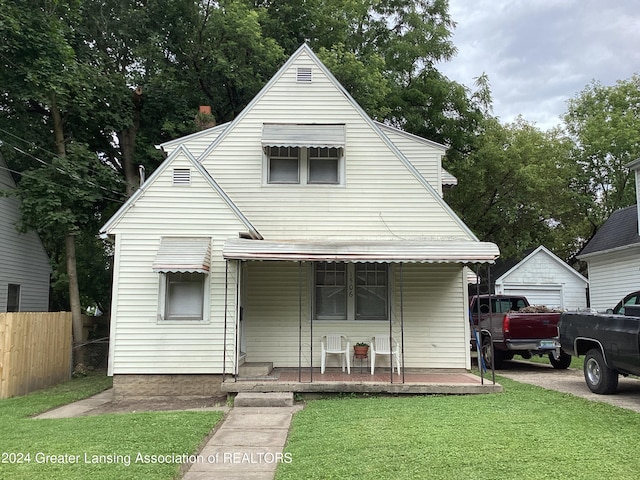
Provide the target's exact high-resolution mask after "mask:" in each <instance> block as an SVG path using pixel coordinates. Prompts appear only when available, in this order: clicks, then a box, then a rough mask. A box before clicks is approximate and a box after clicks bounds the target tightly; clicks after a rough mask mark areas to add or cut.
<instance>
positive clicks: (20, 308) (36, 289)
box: [0, 155, 51, 312]
mask: <svg viewBox="0 0 640 480" xmlns="http://www.w3.org/2000/svg"><path fill="white" fill-rule="evenodd" d="M15 187H16V184H15V183H14V181H13V178H12V177H11V173H10V172H9V170H8V168H7V165H6V163H5V162H4V160H3V158H2V156H1V155H0V192H5V193H6V192H10V191H11V190H14V189H15ZM19 220H20V201H19V200H18V199H17V198H16V197H14V196H8V197H7V196H3V195H0V312H46V311H48V310H49V280H50V276H51V266H50V265H49V257H48V256H47V254H46V252H45V250H44V247H43V246H42V242H41V241H40V238H39V237H38V235H37V234H36V233H35V232H33V231H30V232H27V233H19V232H18V230H16V225H17V223H18V221H19Z"/></svg>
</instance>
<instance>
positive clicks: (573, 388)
mask: <svg viewBox="0 0 640 480" xmlns="http://www.w3.org/2000/svg"><path fill="white" fill-rule="evenodd" d="M490 374H491V373H490V372H489V375H490ZM496 375H501V376H503V377H506V378H509V379H511V380H516V381H518V382H522V383H529V384H531V385H537V386H539V387H542V388H546V389H549V390H557V391H559V392H564V393H570V394H572V395H575V396H577V397H582V398H586V399H587V400H592V401H594V402H604V403H609V404H611V405H615V406H616V407H621V408H627V409H629V410H633V411H635V412H638V413H640V379H637V378H629V377H623V376H622V375H620V379H619V383H618V393H616V394H613V395H596V394H595V393H592V392H591V390H589V388H588V387H587V384H586V383H585V381H584V375H583V373H582V369H575V368H569V369H567V370H555V369H554V368H553V367H551V366H550V365H545V364H541V363H533V362H525V361H518V360H512V361H509V362H504V368H503V369H501V370H496Z"/></svg>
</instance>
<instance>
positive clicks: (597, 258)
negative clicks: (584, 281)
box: [577, 159, 640, 312]
mask: <svg viewBox="0 0 640 480" xmlns="http://www.w3.org/2000/svg"><path fill="white" fill-rule="evenodd" d="M627 167H628V168H629V169H631V171H633V172H634V174H635V181H636V204H635V205H632V206H630V207H627V208H622V209H620V210H616V211H615V212H613V213H612V214H611V216H610V217H609V218H608V219H607V221H606V222H605V223H604V224H603V225H602V226H601V227H600V229H599V230H598V231H597V232H596V234H595V235H594V236H593V238H592V239H591V240H590V241H589V243H587V245H585V247H584V248H583V249H582V251H581V252H580V254H579V255H578V256H577V258H578V259H579V260H583V261H585V262H586V263H587V267H588V269H589V296H590V299H591V308H594V309H596V310H598V311H603V312H604V311H606V310H607V309H611V308H613V307H614V306H615V305H616V304H617V303H618V302H619V301H620V300H622V298H623V297H624V296H626V295H627V294H628V293H631V292H634V291H637V290H640V231H639V230H638V225H639V222H638V215H639V212H638V204H639V203H640V188H639V187H638V186H639V185H640V159H638V160H635V161H634V162H631V163H630V164H629V165H627Z"/></svg>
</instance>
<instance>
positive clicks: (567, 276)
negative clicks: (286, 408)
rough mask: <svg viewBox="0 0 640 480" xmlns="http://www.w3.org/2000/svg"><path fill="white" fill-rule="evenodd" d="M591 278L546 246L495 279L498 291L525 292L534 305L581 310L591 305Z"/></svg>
mask: <svg viewBox="0 0 640 480" xmlns="http://www.w3.org/2000/svg"><path fill="white" fill-rule="evenodd" d="M588 285H589V281H588V280H587V279H586V278H584V277H583V276H582V275H580V274H579V273H578V272H577V271H576V270H574V269H573V268H571V267H570V266H569V265H568V264H566V263H565V262H563V261H562V260H560V258H558V257H557V256H556V255H554V254H553V253H551V252H550V251H549V250H548V249H546V248H545V247H544V246H540V247H538V248H537V249H535V250H534V251H533V252H532V253H530V254H529V255H527V256H526V257H525V258H524V259H523V260H522V261H521V262H519V263H518V264H516V265H515V266H514V267H512V268H511V269H509V270H508V271H507V272H505V273H504V274H502V275H501V276H500V277H499V278H497V279H496V281H495V293H496V294H505V295H523V296H525V297H527V299H528V300H529V303H530V304H531V305H545V306H547V307H549V308H563V309H566V310H577V309H581V308H586V306H587V287H588Z"/></svg>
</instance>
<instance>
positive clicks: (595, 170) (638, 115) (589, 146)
mask: <svg viewBox="0 0 640 480" xmlns="http://www.w3.org/2000/svg"><path fill="white" fill-rule="evenodd" d="M565 123H566V127H567V130H568V132H569V133H570V135H571V136H572V138H573V141H574V142H575V149H574V151H573V158H574V161H575V162H576V163H577V165H579V167H580V172H579V173H580V175H579V177H577V179H576V180H577V181H576V188H578V189H580V190H582V191H583V192H584V193H585V194H588V195H589V196H590V197H591V198H592V199H593V206H592V208H590V209H589V210H588V211H586V212H584V213H585V215H586V216H587V218H588V220H589V222H590V224H591V229H590V232H589V233H588V234H587V239H589V238H590V237H591V236H592V235H593V234H594V233H595V231H596V230H597V228H599V227H600V225H602V223H603V222H604V221H605V220H606V219H607V218H608V217H609V215H610V214H611V213H612V212H613V211H614V210H617V209H619V208H622V207H626V206H629V205H632V204H634V203H635V195H634V187H633V180H632V177H631V176H630V174H629V171H628V170H627V169H626V168H625V165H627V164H628V163H630V162H632V161H633V160H636V159H637V158H638V157H640V141H639V140H638V138H639V135H640V76H638V75H634V76H632V77H631V78H630V79H628V80H620V81H618V82H617V83H616V84H615V85H613V86H604V85H602V84H601V83H599V82H596V81H593V82H592V83H591V84H589V85H587V86H586V87H585V89H584V90H583V91H582V92H580V93H579V94H578V95H577V96H576V97H575V98H573V99H571V100H570V101H569V107H568V112H567V114H566V115H565Z"/></svg>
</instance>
